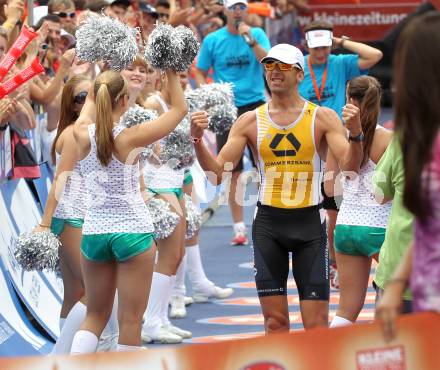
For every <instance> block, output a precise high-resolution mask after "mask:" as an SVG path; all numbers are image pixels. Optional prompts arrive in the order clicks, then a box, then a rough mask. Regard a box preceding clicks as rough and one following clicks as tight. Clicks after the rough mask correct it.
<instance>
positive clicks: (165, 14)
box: [157, 13, 170, 19]
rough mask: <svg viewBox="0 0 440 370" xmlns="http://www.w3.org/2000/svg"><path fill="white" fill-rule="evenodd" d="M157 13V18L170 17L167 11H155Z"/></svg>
mask: <svg viewBox="0 0 440 370" xmlns="http://www.w3.org/2000/svg"><path fill="white" fill-rule="evenodd" d="M157 15H158V16H159V18H164V19H168V18H170V15H169V14H167V13H157Z"/></svg>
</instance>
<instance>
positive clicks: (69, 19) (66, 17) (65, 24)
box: [47, 0, 76, 35]
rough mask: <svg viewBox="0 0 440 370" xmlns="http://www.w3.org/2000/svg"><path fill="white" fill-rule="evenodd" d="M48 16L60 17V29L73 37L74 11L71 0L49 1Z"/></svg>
mask: <svg viewBox="0 0 440 370" xmlns="http://www.w3.org/2000/svg"><path fill="white" fill-rule="evenodd" d="M47 6H48V11H49V14H55V15H57V16H58V17H60V21H61V28H62V29H63V30H65V31H67V32H69V33H70V34H72V35H74V34H75V31H76V10H75V4H74V3H73V1H72V0H50V1H49V3H48V4H47Z"/></svg>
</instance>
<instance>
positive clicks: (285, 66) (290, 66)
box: [264, 62, 298, 72]
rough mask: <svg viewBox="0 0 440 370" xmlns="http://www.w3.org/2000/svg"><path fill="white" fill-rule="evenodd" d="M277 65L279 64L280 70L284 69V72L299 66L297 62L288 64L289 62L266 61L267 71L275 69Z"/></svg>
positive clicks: (265, 67)
mask: <svg viewBox="0 0 440 370" xmlns="http://www.w3.org/2000/svg"><path fill="white" fill-rule="evenodd" d="M276 66H278V68H279V69H280V71H283V72H286V71H291V70H292V69H294V68H298V66H297V65H296V64H287V63H281V62H267V63H264V69H265V70H266V71H273V70H274V69H275V67H276Z"/></svg>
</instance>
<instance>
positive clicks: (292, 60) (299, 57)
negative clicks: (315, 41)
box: [260, 44, 304, 70]
mask: <svg viewBox="0 0 440 370" xmlns="http://www.w3.org/2000/svg"><path fill="white" fill-rule="evenodd" d="M272 60H277V61H280V62H282V63H286V64H295V65H297V66H298V67H300V68H301V69H302V70H304V55H303V53H302V52H301V50H299V49H298V48H297V47H295V46H293V45H289V44H278V45H275V46H274V47H273V48H271V49H270V50H269V52H268V53H267V55H266V56H265V57H264V58H263V59H261V60H260V63H266V62H270V61H272Z"/></svg>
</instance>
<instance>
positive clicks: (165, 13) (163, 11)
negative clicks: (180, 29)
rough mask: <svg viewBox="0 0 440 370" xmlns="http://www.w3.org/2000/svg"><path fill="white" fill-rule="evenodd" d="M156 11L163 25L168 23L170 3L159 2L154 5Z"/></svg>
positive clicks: (163, 0) (165, 0)
mask: <svg viewBox="0 0 440 370" xmlns="http://www.w3.org/2000/svg"><path fill="white" fill-rule="evenodd" d="M156 9H157V14H158V16H159V20H160V21H161V22H163V23H168V21H169V19H170V3H169V2H168V1H167V0H159V1H158V2H157V3H156Z"/></svg>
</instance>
